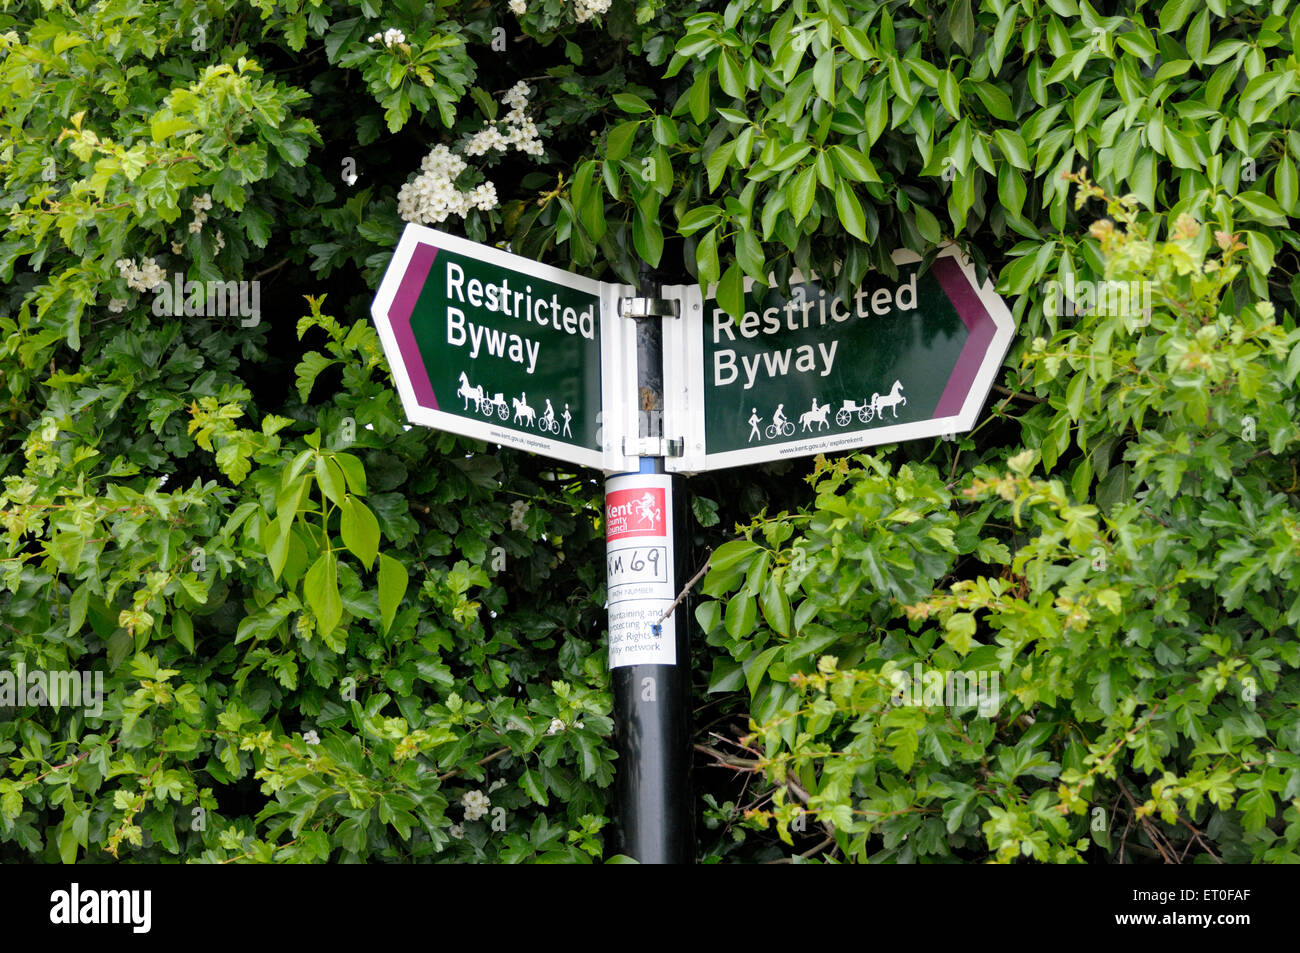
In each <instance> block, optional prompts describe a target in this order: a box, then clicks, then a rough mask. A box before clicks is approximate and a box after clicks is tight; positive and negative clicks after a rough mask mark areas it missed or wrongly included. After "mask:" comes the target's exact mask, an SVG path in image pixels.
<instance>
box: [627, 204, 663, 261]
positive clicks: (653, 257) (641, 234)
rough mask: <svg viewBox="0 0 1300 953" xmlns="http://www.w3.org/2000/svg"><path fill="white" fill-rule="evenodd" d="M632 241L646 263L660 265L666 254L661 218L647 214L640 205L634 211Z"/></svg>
mask: <svg viewBox="0 0 1300 953" xmlns="http://www.w3.org/2000/svg"><path fill="white" fill-rule="evenodd" d="M632 243H633V244H634V245H635V246H636V251H637V254H638V255H640V256H641V258H642V259H643V260H644V261H645V262H646V264H648V265H650V267H652V268H655V267H658V265H659V259H660V258H662V257H663V254H664V233H663V231H662V229H660V227H659V219H658V218H657V217H655V218H650V217H648V216H646V215H645V214H644V213H643V212H642V211H641V206H640V205H637V206H636V208H635V210H634V211H633V213H632Z"/></svg>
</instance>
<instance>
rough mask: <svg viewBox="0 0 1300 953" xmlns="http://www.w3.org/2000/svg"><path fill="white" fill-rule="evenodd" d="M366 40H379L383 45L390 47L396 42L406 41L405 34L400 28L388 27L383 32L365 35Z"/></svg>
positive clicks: (370, 41) (371, 41)
mask: <svg viewBox="0 0 1300 953" xmlns="http://www.w3.org/2000/svg"><path fill="white" fill-rule="evenodd" d="M366 40H367V42H369V43H374V42H375V41H376V40H381V41H383V44H384V46H386V47H388V48H389V49H392V48H393V47H394V46H395V45H396V44H398V43H405V42H406V34H405V33H403V32H402V31H401V30H398V29H395V28H393V27H390V28H389V29H387V30H385V31H384V32H383V33H375V34H374V35H372V36H369V37H367V38H366Z"/></svg>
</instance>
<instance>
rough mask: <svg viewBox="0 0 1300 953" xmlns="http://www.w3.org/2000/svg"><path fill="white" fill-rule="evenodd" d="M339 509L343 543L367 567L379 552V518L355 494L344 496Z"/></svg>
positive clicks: (372, 562)
mask: <svg viewBox="0 0 1300 953" xmlns="http://www.w3.org/2000/svg"><path fill="white" fill-rule="evenodd" d="M340 509H341V512H342V519H341V526H340V531H341V534H342V536H343V545H344V546H346V547H347V548H348V549H349V550H350V551H351V552H352V554H353V555H354V556H356V557H357V559H359V560H361V564H362V565H363V566H365V567H366V569H369V568H370V567H371V566H372V565H373V564H374V561H375V556H376V555H378V553H379V520H377V519H375V514H374V513H372V512H371V511H370V508H369V507H368V506H366V504H364V503H362V502H361V501H360V500H359V499H357V498H356V497H355V496H345V497H344V498H343V503H342V506H341V507H340Z"/></svg>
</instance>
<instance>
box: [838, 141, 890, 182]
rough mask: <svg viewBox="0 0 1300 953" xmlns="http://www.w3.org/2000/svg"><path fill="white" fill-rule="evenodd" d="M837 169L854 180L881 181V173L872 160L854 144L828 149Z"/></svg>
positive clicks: (845, 176) (847, 177) (842, 174)
mask: <svg viewBox="0 0 1300 953" xmlns="http://www.w3.org/2000/svg"><path fill="white" fill-rule="evenodd" d="M826 151H827V152H828V153H830V157H831V162H832V163H833V164H834V166H835V170H836V171H837V172H838V173H839V174H840V175H841V176H843V177H844V178H846V179H852V180H853V181H854V182H879V181H881V179H880V174H879V173H878V172H876V167H875V166H874V165H872V164H871V160H870V159H868V158H867V157H866V156H865V155H863V154H862V153H861V152H859V151H858V150H857V149H854V148H853V147H852V146H845V145H834V146H831V147H830V148H829V149H828V150H826Z"/></svg>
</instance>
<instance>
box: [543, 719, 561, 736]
mask: <svg viewBox="0 0 1300 953" xmlns="http://www.w3.org/2000/svg"><path fill="white" fill-rule="evenodd" d="M563 730H564V722H563V721H562V720H561V719H559V718H552V719H551V724H550V727H548V728H547V729H546V733H547V734H548V735H558V734H559V733H560V732H561V731H563Z"/></svg>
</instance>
